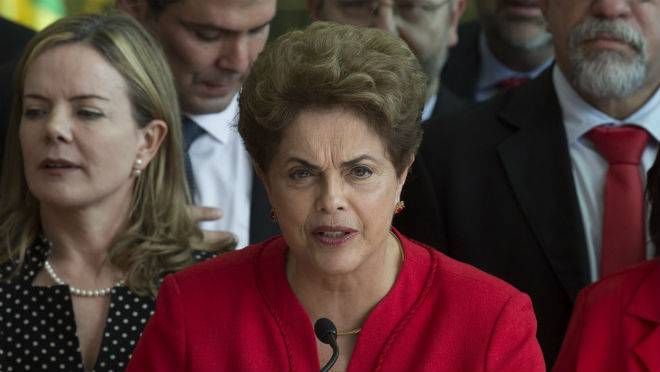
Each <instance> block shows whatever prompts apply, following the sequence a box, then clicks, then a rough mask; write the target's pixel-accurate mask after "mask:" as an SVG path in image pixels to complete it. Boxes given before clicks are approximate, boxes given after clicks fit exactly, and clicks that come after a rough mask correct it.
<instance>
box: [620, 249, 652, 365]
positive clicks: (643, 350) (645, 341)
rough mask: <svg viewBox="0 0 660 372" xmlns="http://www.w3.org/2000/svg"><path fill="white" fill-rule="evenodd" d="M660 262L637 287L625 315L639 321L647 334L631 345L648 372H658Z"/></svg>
mask: <svg viewBox="0 0 660 372" xmlns="http://www.w3.org/2000/svg"><path fill="white" fill-rule="evenodd" d="M659 291H660V261H658V265H656V266H655V270H653V272H651V273H650V274H649V275H648V276H647V277H646V278H645V279H644V281H643V282H642V284H641V285H640V286H639V287H638V289H637V292H636V293H635V296H634V297H633V299H632V301H631V302H630V305H628V308H627V314H628V315H632V316H633V317H635V318H637V320H641V321H642V322H643V323H644V324H645V325H646V327H647V328H648V329H649V332H648V333H647V334H646V335H645V336H644V337H642V338H641V339H640V341H639V342H638V343H637V344H636V345H633V353H635V354H636V355H637V356H638V358H639V360H640V361H641V362H642V364H643V365H644V366H646V368H647V369H648V370H649V371H660V349H659V348H660V296H659V295H658V294H659V293H660V292H659Z"/></svg>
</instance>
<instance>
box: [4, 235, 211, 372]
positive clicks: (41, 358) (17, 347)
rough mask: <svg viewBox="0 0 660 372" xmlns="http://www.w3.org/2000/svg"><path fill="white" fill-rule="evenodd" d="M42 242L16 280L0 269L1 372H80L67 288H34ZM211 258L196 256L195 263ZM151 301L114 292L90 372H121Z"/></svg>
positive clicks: (122, 290)
mask: <svg viewBox="0 0 660 372" xmlns="http://www.w3.org/2000/svg"><path fill="white" fill-rule="evenodd" d="M47 247H48V245H47V243H46V242H44V241H41V240H39V241H37V242H36V244H34V245H33V246H32V247H31V248H30V249H29V250H28V252H27V255H26V258H25V263H24V265H23V267H22V269H21V272H20V274H19V275H18V276H16V277H13V278H12V279H11V281H9V282H7V279H8V276H9V275H10V274H11V272H12V270H13V268H14V267H13V266H12V265H10V264H2V265H0V371H3V372H18V371H20V372H23V371H67V372H69V371H83V364H82V357H81V354H80V345H79V343H78V337H77V335H76V323H75V318H74V313H73V304H72V302H71V293H70V291H69V288H68V286H63V285H54V286H51V287H39V286H33V285H32V282H33V280H34V277H35V276H36V274H37V273H38V272H39V270H41V268H42V266H43V264H44V262H45V260H46V257H48V254H49V253H50V252H49V251H48V248H47ZM210 256H211V255H210V254H209V253H206V252H196V254H195V259H196V260H198V261H199V260H204V259H206V258H209V257H210ZM154 305H155V302H154V299H153V298H150V297H138V296H136V295H134V294H133V293H131V292H130V291H129V290H128V288H126V287H115V288H113V289H112V294H111V300H110V309H109V312H108V319H107V320H106V325H105V330H104V332H103V339H102V341H101V350H100V352H99V354H98V358H97V360H96V364H95V366H94V371H124V370H125V369H126V366H127V365H128V360H129V358H130V354H131V351H132V350H133V348H134V346H135V344H136V343H137V341H138V339H139V338H140V335H141V334H142V330H143V329H144V326H145V325H146V323H147V321H148V320H149V318H150V317H151V315H152V314H153V312H154Z"/></svg>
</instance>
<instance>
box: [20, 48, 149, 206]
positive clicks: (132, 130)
mask: <svg viewBox="0 0 660 372" xmlns="http://www.w3.org/2000/svg"><path fill="white" fill-rule="evenodd" d="M19 138H20V145H21V151H22V154H23V161H24V163H23V165H24V168H25V177H26V180H27V184H28V188H29V189H30V191H31V192H32V194H33V195H34V196H35V197H36V198H37V199H38V200H39V201H40V203H41V205H42V207H43V206H45V205H53V206H58V207H75V208H77V207H86V206H90V205H95V204H97V203H104V202H110V203H116V202H120V203H121V202H126V201H127V200H130V194H131V192H132V186H133V180H134V177H133V167H134V165H135V164H136V160H137V159H138V158H140V154H141V151H142V150H143V148H144V147H145V146H146V143H145V140H144V138H145V137H144V133H143V130H141V129H139V128H138V127H137V124H136V122H135V120H134V119H133V116H132V107H131V102H130V100H129V97H128V88H127V85H126V83H125V81H124V79H123V77H122V76H121V75H120V74H119V72H117V70H115V69H114V68H113V67H112V66H111V65H110V64H109V63H108V62H106V60H105V59H104V58H103V57H102V56H101V55H100V54H99V53H98V52H96V51H95V50H94V49H93V48H92V47H90V46H87V45H84V44H66V45H62V46H57V47H54V48H51V49H48V50H46V51H44V52H43V53H42V54H41V55H39V56H37V57H36V59H35V60H34V61H33V62H32V63H31V64H30V65H29V66H28V68H27V71H26V77H25V82H24V96H23V113H22V117H21V122H20V128H19ZM148 160H149V159H143V165H142V167H144V166H145V165H146V163H147V161H148Z"/></svg>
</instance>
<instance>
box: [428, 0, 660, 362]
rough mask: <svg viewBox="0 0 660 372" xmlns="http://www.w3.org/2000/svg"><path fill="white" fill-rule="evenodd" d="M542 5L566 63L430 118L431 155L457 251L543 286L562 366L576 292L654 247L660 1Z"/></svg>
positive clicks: (540, 313) (549, 357)
mask: <svg viewBox="0 0 660 372" xmlns="http://www.w3.org/2000/svg"><path fill="white" fill-rule="evenodd" d="M541 7H542V9H543V11H544V14H545V16H546V17H547V19H548V29H549V30H550V32H551V33H552V35H553V44H554V47H555V50H556V59H557V63H556V65H555V66H554V67H553V68H551V69H549V70H547V71H546V72H544V73H543V74H542V75H541V76H540V77H539V78H537V79H535V80H533V81H530V82H529V83H527V84H524V85H522V86H520V87H519V88H517V89H512V90H509V91H507V92H506V93H504V94H502V95H499V96H497V97H495V98H493V99H491V100H489V101H486V102H484V103H482V104H479V105H477V106H475V107H473V108H472V109H471V110H470V111H469V112H466V113H464V114H462V115H460V116H458V117H454V118H453V119H451V120H446V121H444V122H442V123H438V125H432V126H430V127H429V129H428V130H427V132H426V133H425V137H424V143H423V145H422V151H421V152H422V154H423V155H424V158H425V160H426V161H427V164H428V166H429V172H430V174H431V178H432V180H433V185H434V189H435V194H436V196H437V203H438V208H439V211H440V221H441V223H440V225H438V226H437V228H438V231H439V234H440V236H441V237H442V240H443V242H444V243H443V247H444V249H445V251H446V252H447V253H448V254H449V255H450V256H452V257H454V258H456V259H458V260H461V261H465V262H468V263H470V264H473V265H475V266H477V267H478V268H481V269H483V270H485V271H487V272H490V273H492V274H494V275H496V276H499V277H500V278H502V279H504V280H506V281H508V282H509V283H511V284H513V285H514V286H516V287H517V288H518V289H520V290H522V291H524V292H527V293H528V294H529V295H530V296H531V298H532V301H533V303H534V308H535V311H536V314H537V317H538V322H539V329H538V337H539V341H540V344H541V347H542V348H543V350H544V354H545V357H546V362H547V363H548V365H552V363H553V361H554V360H555V358H556V356H557V353H558V351H559V347H560V345H561V342H562V338H563V335H564V332H565V329H566V325H567V322H568V320H569V317H570V315H571V310H572V308H573V304H574V301H575V298H576V295H577V293H578V291H579V290H580V289H581V288H582V287H584V286H585V285H587V284H588V283H589V282H592V281H595V280H597V279H598V278H599V277H601V276H602V275H603V274H607V273H608V272H611V271H614V270H616V269H618V268H619V267H623V266H625V265H626V264H631V263H633V262H635V261H639V260H643V259H644V258H649V257H652V256H653V255H654V254H655V247H654V246H653V245H652V244H650V243H648V244H647V243H646V241H648V240H647V236H646V233H645V229H644V226H645V224H646V218H645V217H646V215H645V212H644V210H645V205H646V203H645V201H644V198H643V182H644V180H645V177H646V176H645V174H646V171H647V170H648V169H649V168H650V167H651V165H652V163H653V161H654V160H655V158H656V154H657V150H658V139H659V138H660V93H659V92H658V87H659V86H660V42H658V41H659V40H660V23H659V22H657V20H658V19H660V18H659V17H660V5H658V3H646V2H639V1H623V0H621V1H599V2H581V1H574V0H542V1H541ZM617 157H622V158H623V159H617Z"/></svg>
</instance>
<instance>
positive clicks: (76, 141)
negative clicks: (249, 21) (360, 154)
mask: <svg viewBox="0 0 660 372" xmlns="http://www.w3.org/2000/svg"><path fill="white" fill-rule="evenodd" d="M17 76H18V79H17V86H16V99H15V102H14V105H13V111H12V117H11V120H10V123H9V129H8V135H7V151H6V153H5V158H4V163H3V167H2V171H3V173H2V180H1V182H0V192H1V193H2V199H1V200H0V237H1V240H0V309H2V311H1V312H0V370H2V371H27V370H49V371H55V370H61V371H83V370H84V371H90V370H123V369H124V368H125V367H126V364H127V361H128V358H129V356H130V353H131V351H132V349H133V346H134V345H135V343H136V341H137V339H138V337H139V335H140V334H141V332H142V329H143V327H144V325H145V323H146V321H147V320H148V318H149V317H150V315H151V313H152V312H153V310H154V297H155V295H156V293H157V290H158V287H159V284H160V281H161V279H162V278H163V276H164V275H165V274H167V273H170V272H174V271H177V270H180V269H182V268H184V267H186V266H188V265H190V264H192V263H194V262H195V261H197V260H200V259H203V258H206V257H208V256H210V255H211V254H212V253H213V250H212V249H209V248H208V247H206V246H204V245H203V244H202V243H201V239H202V235H201V232H200V231H199V230H198V228H197V227H196V225H195V223H194V222H193V221H191V219H190V217H189V215H188V213H187V211H186V208H185V205H186V202H187V200H188V191H187V190H186V186H185V178H184V172H183V164H182V163H183V161H182V159H183V156H182V150H181V134H180V129H179V125H180V123H179V120H180V119H179V115H180V114H179V110H178V105H177V97H176V93H175V88H174V85H173V82H172V76H171V74H170V71H169V69H168V66H167V64H166V62H165V60H164V57H163V55H162V52H161V50H160V48H159V46H158V45H157V43H156V42H155V41H154V40H153V38H152V37H151V36H150V35H149V34H148V33H146V32H145V31H144V30H142V29H141V28H140V26H139V25H138V24H137V23H136V22H135V21H133V20H131V19H130V18H127V17H122V16H116V15H111V16H78V17H71V18H66V19H63V20H60V21H58V22H56V23H54V24H53V25H51V26H49V27H48V28H46V29H45V30H43V31H42V32H40V33H38V34H37V35H36V37H35V38H34V39H33V40H32V41H31V43H30V44H29V45H28V47H27V49H26V51H25V54H24V56H23V59H22V60H21V62H20V64H19V66H18V70H17ZM228 246H229V242H226V244H221V246H220V247H217V249H216V250H221V249H224V248H228ZM194 249H196V250H194Z"/></svg>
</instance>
